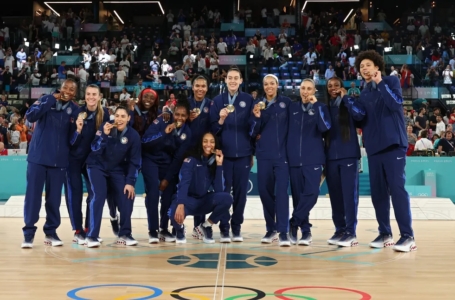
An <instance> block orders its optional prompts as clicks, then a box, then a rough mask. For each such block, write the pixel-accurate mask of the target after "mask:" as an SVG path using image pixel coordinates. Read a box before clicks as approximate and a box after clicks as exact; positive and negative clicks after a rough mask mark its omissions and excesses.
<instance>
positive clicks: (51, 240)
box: [44, 233, 63, 247]
mask: <svg viewBox="0 0 455 300" xmlns="http://www.w3.org/2000/svg"><path fill="white" fill-rule="evenodd" d="M44 244H45V245H47V246H52V247H58V246H63V242H62V240H61V239H60V238H59V237H58V236H57V234H56V233H54V234H52V235H46V236H45V238H44Z"/></svg>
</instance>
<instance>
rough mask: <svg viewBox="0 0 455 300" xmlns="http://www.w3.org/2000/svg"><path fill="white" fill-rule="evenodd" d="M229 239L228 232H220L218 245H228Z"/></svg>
mask: <svg viewBox="0 0 455 300" xmlns="http://www.w3.org/2000/svg"><path fill="white" fill-rule="evenodd" d="M230 242H231V237H230V236H229V231H228V230H226V231H221V232H220V243H230Z"/></svg>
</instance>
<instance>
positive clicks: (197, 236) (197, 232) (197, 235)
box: [191, 227, 204, 240]
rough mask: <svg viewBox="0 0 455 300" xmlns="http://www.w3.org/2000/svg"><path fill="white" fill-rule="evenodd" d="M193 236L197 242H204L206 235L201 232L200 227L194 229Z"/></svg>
mask: <svg viewBox="0 0 455 300" xmlns="http://www.w3.org/2000/svg"><path fill="white" fill-rule="evenodd" d="M191 236H192V237H193V238H194V239H196V240H202V239H203V238H204V234H203V233H202V232H201V231H200V230H199V228H198V227H194V228H193V233H192V234H191Z"/></svg>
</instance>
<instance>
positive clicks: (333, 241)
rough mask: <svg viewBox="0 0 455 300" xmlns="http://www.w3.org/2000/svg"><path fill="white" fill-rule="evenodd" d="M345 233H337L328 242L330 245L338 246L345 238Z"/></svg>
mask: <svg viewBox="0 0 455 300" xmlns="http://www.w3.org/2000/svg"><path fill="white" fill-rule="evenodd" d="M343 235H344V232H342V231H340V232H335V233H334V234H333V235H332V237H331V238H330V239H328V240H327V243H328V244H329V245H338V241H339V240H340V239H341V238H342V237H343Z"/></svg>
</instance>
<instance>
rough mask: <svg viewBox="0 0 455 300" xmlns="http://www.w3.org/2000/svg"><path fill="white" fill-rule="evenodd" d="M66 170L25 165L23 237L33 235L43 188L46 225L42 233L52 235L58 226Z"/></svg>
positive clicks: (30, 164)
mask: <svg viewBox="0 0 455 300" xmlns="http://www.w3.org/2000/svg"><path fill="white" fill-rule="evenodd" d="M65 175H66V168H53V167H48V166H43V165H38V164H35V163H31V162H29V163H28V164H27V188H26V192H25V202H24V223H25V226H24V227H23V228H22V230H23V232H24V235H33V236H34V235H35V232H36V226H35V224H36V222H38V220H39V212H40V210H41V203H42V195H43V187H45V192H46V197H45V201H46V204H45V208H46V223H45V224H44V233H45V234H46V235H52V234H54V233H55V232H56V230H57V228H58V227H59V226H60V203H61V202H62V188H63V184H64V182H65V177H66V176H65Z"/></svg>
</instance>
